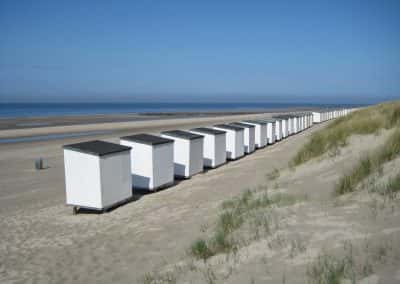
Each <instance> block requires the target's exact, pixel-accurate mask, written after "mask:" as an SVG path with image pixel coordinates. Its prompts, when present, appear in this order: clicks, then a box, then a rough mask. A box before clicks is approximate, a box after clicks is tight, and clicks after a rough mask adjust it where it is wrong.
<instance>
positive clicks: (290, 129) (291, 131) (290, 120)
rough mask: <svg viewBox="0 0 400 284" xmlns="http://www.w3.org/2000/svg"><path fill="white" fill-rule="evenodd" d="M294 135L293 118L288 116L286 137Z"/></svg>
mask: <svg viewBox="0 0 400 284" xmlns="http://www.w3.org/2000/svg"><path fill="white" fill-rule="evenodd" d="M293 134H294V116H293V115H291V114H290V115H288V135H289V136H290V135H293Z"/></svg>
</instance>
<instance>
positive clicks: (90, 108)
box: [0, 103, 344, 118]
mask: <svg viewBox="0 0 400 284" xmlns="http://www.w3.org/2000/svg"><path fill="white" fill-rule="evenodd" d="M333 106H339V105H322V104H314V105H310V104H307V105H304V104H303V105H302V104H285V103H10V104H0V118H15V117H31V116H33V117H36V116H41V117H43V116H44V117H46V116H62V115H88V114H124V113H159V112H210V111H211V112H212V111H226V112H230V111H232V112H235V111H257V110H263V109H282V108H289V107H333ZM343 106H344V105H343Z"/></svg>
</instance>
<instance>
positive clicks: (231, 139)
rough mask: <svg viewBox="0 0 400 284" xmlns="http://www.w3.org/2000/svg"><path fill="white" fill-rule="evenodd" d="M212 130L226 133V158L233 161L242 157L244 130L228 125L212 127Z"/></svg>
mask: <svg viewBox="0 0 400 284" xmlns="http://www.w3.org/2000/svg"><path fill="white" fill-rule="evenodd" d="M213 128H214V129H217V130H222V131H225V132H226V150H225V151H226V156H227V158H228V159H230V160H235V159H238V158H240V157H242V156H243V155H244V128H243V127H239V126H234V125H229V124H218V125H214V127H213Z"/></svg>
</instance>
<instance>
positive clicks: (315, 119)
mask: <svg viewBox="0 0 400 284" xmlns="http://www.w3.org/2000/svg"><path fill="white" fill-rule="evenodd" d="M312 119H313V123H321V122H322V117H321V113H320V112H319V111H313V112H312Z"/></svg>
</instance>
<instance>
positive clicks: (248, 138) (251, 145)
mask: <svg viewBox="0 0 400 284" xmlns="http://www.w3.org/2000/svg"><path fill="white" fill-rule="evenodd" d="M230 125H234V126H239V127H243V128H244V133H243V134H244V140H243V144H244V152H245V153H246V154H250V153H252V152H254V150H255V130H256V128H255V126H254V125H251V124H246V123H240V122H234V123H230Z"/></svg>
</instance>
